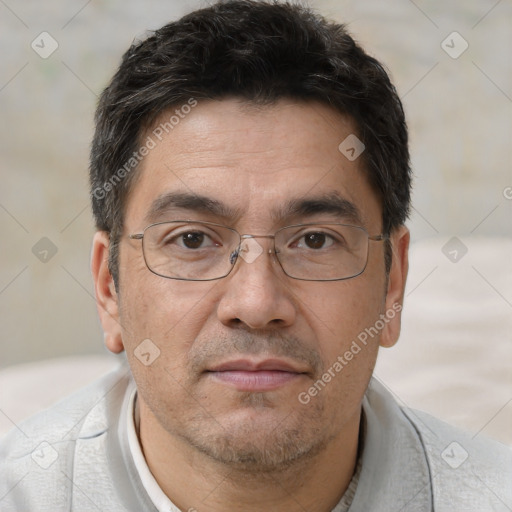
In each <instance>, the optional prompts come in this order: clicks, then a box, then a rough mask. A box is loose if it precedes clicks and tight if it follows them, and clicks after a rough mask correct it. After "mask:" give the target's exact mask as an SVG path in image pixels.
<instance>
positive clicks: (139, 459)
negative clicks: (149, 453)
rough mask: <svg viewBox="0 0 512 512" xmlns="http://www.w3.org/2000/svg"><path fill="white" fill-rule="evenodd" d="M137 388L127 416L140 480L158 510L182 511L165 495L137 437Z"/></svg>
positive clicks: (161, 511) (130, 440)
mask: <svg viewBox="0 0 512 512" xmlns="http://www.w3.org/2000/svg"><path fill="white" fill-rule="evenodd" d="M136 395H137V390H136V389H134V390H133V392H132V395H131V396H130V401H129V403H128V414H127V415H126V418H127V422H128V424H127V434H128V445H129V446H130V452H131V454H132V457H133V462H134V463H135V469H137V471H138V473H139V477H140V480H141V482H142V485H143V486H144V489H146V492H147V493H148V496H149V499H150V500H151V501H152V502H153V504H154V505H155V507H156V509H157V510H158V512H181V511H180V509H179V508H178V507H176V505H174V504H173V502H172V501H171V500H170V499H169V498H168V497H167V496H166V495H165V493H164V491H162V489H161V488H160V486H159V485H158V483H157V481H156V480H155V477H154V476H153V475H152V474H151V471H150V470H149V467H148V465H147V462H146V459H145V458H144V455H143V453H142V450H141V447H140V443H139V439H138V437H137V431H136V430H135V421H134V406H135V397H136Z"/></svg>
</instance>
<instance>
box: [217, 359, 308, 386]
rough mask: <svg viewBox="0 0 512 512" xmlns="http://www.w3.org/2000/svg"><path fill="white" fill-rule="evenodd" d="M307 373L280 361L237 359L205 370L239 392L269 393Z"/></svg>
mask: <svg viewBox="0 0 512 512" xmlns="http://www.w3.org/2000/svg"><path fill="white" fill-rule="evenodd" d="M306 373H307V372H306V371H305V370H303V369H301V368H298V367H296V366H294V365H293V364H292V363H289V362H287V361H284V360H282V359H265V360H261V361H254V360H250V359H237V360H233V361H226V362H223V363H220V364H218V365H215V366H212V367H211V368H208V369H207V374H208V375H210V376H211V377H212V378H213V379H215V380H216V381H219V382H221V383H223V384H226V385H229V386H231V387H234V388H235V389H237V390H239V391H253V392H257V391H271V390H274V389H278V388H280V387H282V386H285V385H286V384H289V383H291V382H293V381H295V380H296V379H298V378H301V377H302V376H304V375H305V374H306Z"/></svg>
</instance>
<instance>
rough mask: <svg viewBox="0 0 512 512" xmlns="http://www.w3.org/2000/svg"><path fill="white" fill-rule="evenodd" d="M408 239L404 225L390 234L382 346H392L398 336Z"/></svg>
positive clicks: (407, 265) (407, 257)
mask: <svg viewBox="0 0 512 512" xmlns="http://www.w3.org/2000/svg"><path fill="white" fill-rule="evenodd" d="M409 241H410V233H409V230H408V229H407V228H406V227H405V226H400V227H399V228H397V229H395V230H394V231H393V233H392V234H391V235H390V243H391V250H392V255H393V256H392V262H391V269H390V271H389V277H388V288H387V294H386V300H385V311H386V313H385V314H386V318H387V319H388V322H386V325H385V327H384V329H383V330H382V332H381V338H380V345H381V346H382V347H392V346H393V345H394V344H395V343H396V342H397V341H398V337H399V336H400V325H401V320H402V307H403V300H404V290H405V282H406V280H407V272H408V271H409Z"/></svg>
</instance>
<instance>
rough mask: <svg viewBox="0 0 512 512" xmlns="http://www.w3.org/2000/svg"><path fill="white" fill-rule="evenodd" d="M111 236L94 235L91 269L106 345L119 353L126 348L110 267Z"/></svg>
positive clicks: (105, 233) (103, 233)
mask: <svg viewBox="0 0 512 512" xmlns="http://www.w3.org/2000/svg"><path fill="white" fill-rule="evenodd" d="M109 246H110V238H109V235H108V233H107V232H105V231H98V232H96V234H95V235H94V239H93V245H92V255H91V270H92V276H93V279H94V291H95V295H96V306H97V308H98V315H99V317H100V321H101V325H102V327H103V333H104V338H105V345H106V347H107V348H108V349H109V350H110V351H111V352H113V353H115V354H118V353H119V352H122V351H123V350H124V347H123V341H122V333H121V325H120V323H119V302H118V295H117V292H116V289H115V285H114V280H113V278H112V274H111V273H110V271H109V268H108V253H109Z"/></svg>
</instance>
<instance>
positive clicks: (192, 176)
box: [125, 99, 380, 231]
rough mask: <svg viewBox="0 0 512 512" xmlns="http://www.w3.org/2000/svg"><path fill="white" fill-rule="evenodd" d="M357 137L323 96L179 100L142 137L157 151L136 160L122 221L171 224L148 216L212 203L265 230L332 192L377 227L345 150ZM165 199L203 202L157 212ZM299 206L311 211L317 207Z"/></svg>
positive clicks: (372, 197)
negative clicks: (255, 101)
mask: <svg viewBox="0 0 512 512" xmlns="http://www.w3.org/2000/svg"><path fill="white" fill-rule="evenodd" d="M194 101H195V100H194ZM188 104H194V103H192V102H188ZM355 134H356V127H355V125H354V124H353V122H352V121H351V120H350V119H349V118H348V117H346V116H343V115H341V114H339V113H337V112H335V111H334V110H333V109H331V108H329V107H327V106H325V105H323V104H320V103H317V102H310V103H309V102H308V103H305V102H299V103H297V102H293V101H291V100H290V101H288V100H286V101H285V100H282V101H279V102H277V103H276V104H272V105H267V106H254V105H251V104H248V103H244V102H243V101H241V100H238V99H226V100H221V101H205V102H201V103H197V104H195V106H194V107H193V108H185V109H180V107H179V106H178V107H177V108H175V109H173V110H172V111H169V112H165V113H163V114H162V115H161V116H160V118H159V119H158V120H157V121H156V123H155V124H154V125H153V126H152V127H151V128H150V129H148V130H147V132H146V133H145V134H144V135H143V137H142V138H141V140H142V141H143V143H144V144H146V145H147V146H148V147H149V146H151V149H150V150H149V151H148V152H147V154H146V156H145V157H144V158H143V160H142V161H141V163H140V164H139V178H138V179H137V180H136V183H134V187H133V190H132V191H131V193H130V197H129V198H128V201H127V205H126V216H125V217H126V222H125V225H126V226H128V227H129V228H142V227H144V226H145V225H147V223H148V221H150V220H154V221H157V220H172V219H171V218H168V217H167V218H158V219H155V218H152V216H153V217H154V216H155V212H156V213H158V210H161V213H162V215H166V214H167V215H168V216H169V215H171V216H172V215H173V213H175V214H178V213H181V214H182V216H183V215H185V214H186V213H190V214H191V213H193V211H194V208H188V206H189V205H191V204H192V203H195V207H197V208H195V209H196V210H201V203H202V204H203V206H204V205H206V207H203V208H202V210H204V213H208V211H210V213H211V209H209V206H208V200H211V201H212V202H211V204H217V205H220V207H219V208H218V209H217V211H222V212H223V213H225V214H226V215H225V217H226V219H225V221H226V222H227V221H229V222H230V223H231V224H232V225H234V224H236V223H238V222H247V223H252V225H253V226H261V227H262V228H265V226H267V227H268V223H270V222H272V223H276V222H278V223H279V222H280V219H279V216H284V215H286V214H287V212H288V214H289V213H290V208H287V207H289V206H290V205H292V204H295V205H297V204H299V203H301V202H302V203H304V201H310V203H314V202H315V200H317V199H319V198H328V199H330V200H331V203H333V200H334V202H336V201H338V203H343V202H345V204H346V205H347V206H348V209H347V211H348V210H350V205H352V206H353V207H354V208H353V210H355V211H356V214H357V215H359V219H358V220H359V221H360V223H361V224H364V225H366V226H365V227H371V228H372V229H371V230H372V231H373V230H374V229H373V225H375V226H376V225H377V224H378V225H379V226H380V204H379V201H378V199H377V197H376V194H375V193H374V192H373V190H372V189H371V187H370V185H369V182H368V179H367V177H366V174H365V169H364V164H363V159H362V158H356V159H349V158H347V157H346V156H345V154H344V153H343V152H341V151H340V149H339V146H340V144H342V143H343V141H345V140H346V139H347V137H352V138H353V137H354V136H355ZM348 140H351V139H350V138H349V139H348ZM166 196H175V197H176V196H179V197H180V198H181V199H183V197H185V196H189V197H191V198H193V197H194V196H196V198H199V200H196V201H188V203H187V201H181V206H180V205H179V204H177V203H176V202H174V204H171V203H172V201H171V202H168V203H169V204H168V205H167V206H172V208H170V209H169V211H168V212H166V210H165V207H162V208H160V207H161V206H162V204H163V205H164V206H165V203H166ZM173 208H174V210H173ZM180 208H181V210H180ZM299 210H300V209H299ZM313 210H314V207H313ZM302 211H303V212H304V211H306V214H307V215H311V214H312V208H309V210H308V209H307V208H306V210H304V209H303V210H302ZM295 213H297V212H295ZM313 213H314V212H313ZM357 215H354V216H353V217H352V220H353V219H354V218H356V219H357ZM229 217H231V218H229ZM299 220H300V219H299ZM376 229H378V227H376Z"/></svg>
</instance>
